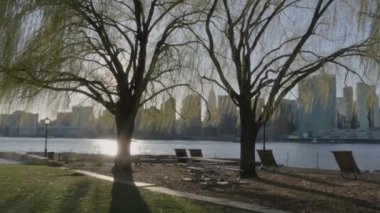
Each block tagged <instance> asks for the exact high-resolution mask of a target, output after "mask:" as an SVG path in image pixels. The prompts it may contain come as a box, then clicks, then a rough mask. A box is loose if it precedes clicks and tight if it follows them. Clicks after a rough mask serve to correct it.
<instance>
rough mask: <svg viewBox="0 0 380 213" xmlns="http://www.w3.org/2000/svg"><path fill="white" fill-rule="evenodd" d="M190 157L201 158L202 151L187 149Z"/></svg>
mask: <svg viewBox="0 0 380 213" xmlns="http://www.w3.org/2000/svg"><path fill="white" fill-rule="evenodd" d="M189 152H190V156H191V157H199V158H203V154H202V149H189Z"/></svg>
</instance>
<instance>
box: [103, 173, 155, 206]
mask: <svg viewBox="0 0 380 213" xmlns="http://www.w3.org/2000/svg"><path fill="white" fill-rule="evenodd" d="M114 177H115V181H114V182H113V185H112V191H111V204H110V209H109V213H125V212H150V209H149V207H148V206H147V204H146V203H145V200H144V198H143V197H142V196H141V194H140V192H139V190H138V189H137V187H136V186H135V185H134V184H133V177H132V173H130V174H127V175H123V176H121V175H115V176H114Z"/></svg>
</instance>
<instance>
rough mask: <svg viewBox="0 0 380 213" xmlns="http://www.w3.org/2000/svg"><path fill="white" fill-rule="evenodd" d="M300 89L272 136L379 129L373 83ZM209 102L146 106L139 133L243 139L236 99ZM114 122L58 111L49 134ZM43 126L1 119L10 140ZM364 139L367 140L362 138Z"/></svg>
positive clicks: (101, 130) (99, 133)
mask: <svg viewBox="0 0 380 213" xmlns="http://www.w3.org/2000/svg"><path fill="white" fill-rule="evenodd" d="M321 85H324V86H323V87H322V88H321ZM298 89H299V94H300V97H299V99H298V100H291V99H284V100H282V102H281V105H280V107H279V110H278V111H277V113H275V114H274V115H273V116H272V118H271V119H270V120H269V121H268V122H267V125H268V127H267V128H268V130H267V134H268V135H269V136H272V137H274V138H279V137H283V138H285V137H286V135H290V134H294V133H296V134H298V135H299V136H300V137H307V138H309V137H318V138H322V137H325V135H330V137H331V135H332V133H331V131H333V130H334V129H338V130H339V129H352V130H355V129H358V130H375V129H380V108H379V98H378V96H377V95H376V87H375V86H373V85H366V84H364V83H360V82H359V83H358V84H357V86H356V88H355V90H354V89H353V88H352V87H344V88H343V89H342V90H343V94H344V96H343V97H336V96H334V95H333V94H336V90H337V88H336V77H335V75H328V74H319V75H313V76H311V77H309V78H307V79H305V80H304V81H303V82H302V83H301V84H300V85H299V87H298ZM207 101H208V107H209V109H208V112H207V113H204V111H206V109H204V104H202V100H201V97H200V96H198V95H196V94H189V95H187V96H185V97H184V98H183V99H182V100H179V101H177V100H176V99H175V98H173V97H171V98H169V99H167V100H166V101H165V102H164V103H162V104H161V105H160V106H158V107H157V106H150V107H143V108H141V109H140V110H139V113H138V116H137V118H136V122H135V130H136V133H135V135H138V136H142V137H170V136H173V137H197V136H198V137H201V136H204V137H226V138H228V137H231V138H232V137H238V136H239V134H240V133H239V131H240V129H239V128H240V126H239V122H238V121H239V119H240V118H239V113H238V109H237V107H236V106H235V105H234V104H233V102H232V101H231V99H230V98H229V97H228V96H227V95H216V94H215V92H214V91H213V90H211V91H210V93H209V97H207ZM259 102H260V103H262V104H264V100H259ZM178 105H179V106H181V107H180V108H178ZM204 114H206V115H204ZM321 114H323V115H324V116H320V115H321ZM113 121H114V120H113V115H112V114H111V113H109V112H107V111H106V110H103V111H102V113H101V114H100V115H99V116H98V117H96V116H95V112H94V107H92V106H76V107H73V108H72V110H71V112H58V113H57V115H56V119H52V123H51V125H50V129H51V130H50V134H51V135H54V136H56V137H65V136H70V137H86V136H87V137H104V136H108V137H109V136H113V134H114V131H115V125H114V122H113ZM43 128H44V123H43V117H40V118H39V115H38V114H36V113H29V112H25V111H19V110H17V111H15V112H14V113H12V114H1V115H0V132H1V134H2V135H5V136H33V135H40V134H41V131H42V130H43ZM354 134H356V133H354ZM347 137H348V136H347ZM361 137H367V136H363V134H362V136H361ZM368 137H370V136H368ZM371 137H372V136H371Z"/></svg>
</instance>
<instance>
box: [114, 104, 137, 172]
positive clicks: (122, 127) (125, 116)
mask: <svg viewBox="0 0 380 213" xmlns="http://www.w3.org/2000/svg"><path fill="white" fill-rule="evenodd" d="M135 117H136V110H133V107H131V105H130V104H120V105H119V108H118V110H117V112H116V114H115V122H116V136H117V154H116V157H115V161H114V167H113V168H112V172H113V174H114V176H117V175H118V176H119V177H120V176H125V175H128V174H130V173H131V172H132V161H131V142H132V134H133V129H134V122H135Z"/></svg>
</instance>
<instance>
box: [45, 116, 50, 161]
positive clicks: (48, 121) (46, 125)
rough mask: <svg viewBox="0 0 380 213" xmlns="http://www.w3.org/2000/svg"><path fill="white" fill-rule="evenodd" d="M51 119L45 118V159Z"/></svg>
mask: <svg viewBox="0 0 380 213" xmlns="http://www.w3.org/2000/svg"><path fill="white" fill-rule="evenodd" d="M49 123H50V119H49V118H48V117H46V118H45V149H44V157H47V137H48V127H49Z"/></svg>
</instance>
